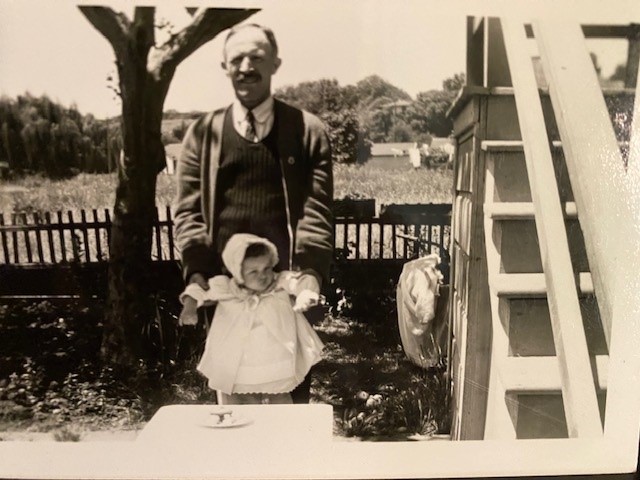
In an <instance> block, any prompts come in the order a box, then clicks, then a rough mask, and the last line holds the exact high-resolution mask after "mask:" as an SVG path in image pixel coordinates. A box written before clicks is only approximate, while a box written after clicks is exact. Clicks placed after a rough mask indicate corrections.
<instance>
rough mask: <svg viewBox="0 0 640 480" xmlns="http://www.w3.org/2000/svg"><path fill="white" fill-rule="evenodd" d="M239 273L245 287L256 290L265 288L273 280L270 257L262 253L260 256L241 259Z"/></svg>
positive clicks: (259, 290) (260, 290)
mask: <svg viewBox="0 0 640 480" xmlns="http://www.w3.org/2000/svg"><path fill="white" fill-rule="evenodd" d="M241 273H242V278H243V279H244V286H245V287H247V288H249V289H251V290H254V291H256V292H262V291H263V290H266V289H267V288H268V287H269V286H270V285H271V283H272V282H273V267H271V257H270V256H269V255H262V256H260V257H250V258H245V259H244V260H243V261H242V269H241Z"/></svg>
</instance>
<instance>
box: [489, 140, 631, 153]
mask: <svg viewBox="0 0 640 480" xmlns="http://www.w3.org/2000/svg"><path fill="white" fill-rule="evenodd" d="M551 145H552V146H553V148H554V149H559V148H562V141H560V140H554V141H553V142H551ZM628 145H629V142H628V141H626V140H622V141H619V142H618V146H619V147H626V146H628ZM480 148H481V149H482V150H483V151H485V152H522V151H523V144H522V140H483V141H482V142H480Z"/></svg>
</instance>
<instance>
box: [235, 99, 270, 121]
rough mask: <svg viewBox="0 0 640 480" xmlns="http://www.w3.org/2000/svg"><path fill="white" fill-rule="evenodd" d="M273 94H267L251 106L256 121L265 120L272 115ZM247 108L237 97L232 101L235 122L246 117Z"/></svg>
mask: <svg viewBox="0 0 640 480" xmlns="http://www.w3.org/2000/svg"><path fill="white" fill-rule="evenodd" d="M273 103H274V102H273V96H269V98H267V99H266V100H265V101H264V102H262V103H261V104H260V105H258V106H257V107H255V108H253V109H252V110H251V111H252V112H253V117H254V118H255V119H256V122H258V123H264V122H266V121H267V120H268V119H269V117H270V116H271V115H273ZM248 112H249V110H248V109H247V107H245V106H244V105H242V104H241V103H240V101H239V100H238V99H235V100H234V102H233V118H234V119H235V121H236V122H238V123H239V122H243V121H244V120H245V119H246V118H247V113H248Z"/></svg>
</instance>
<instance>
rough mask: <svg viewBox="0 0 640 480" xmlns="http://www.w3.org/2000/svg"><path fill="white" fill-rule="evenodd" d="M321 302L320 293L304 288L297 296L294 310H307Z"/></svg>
mask: <svg viewBox="0 0 640 480" xmlns="http://www.w3.org/2000/svg"><path fill="white" fill-rule="evenodd" d="M319 302H320V295H319V294H318V293H317V292H313V291H311V290H303V291H301V292H300V293H299V294H298V296H297V297H296V303H295V304H294V306H293V311H294V312H306V311H307V310H309V309H310V308H311V307H315V306H316V305H318V303H319Z"/></svg>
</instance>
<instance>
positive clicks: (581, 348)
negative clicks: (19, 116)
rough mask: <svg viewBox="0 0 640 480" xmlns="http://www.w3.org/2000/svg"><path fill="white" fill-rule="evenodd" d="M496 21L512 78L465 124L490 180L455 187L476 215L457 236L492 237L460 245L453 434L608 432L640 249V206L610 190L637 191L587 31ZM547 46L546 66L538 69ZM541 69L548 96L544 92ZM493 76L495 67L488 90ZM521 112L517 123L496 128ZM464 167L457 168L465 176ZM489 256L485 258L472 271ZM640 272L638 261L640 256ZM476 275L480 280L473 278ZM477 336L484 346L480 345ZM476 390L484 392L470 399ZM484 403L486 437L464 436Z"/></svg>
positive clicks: (465, 217) (460, 219) (460, 214)
mask: <svg viewBox="0 0 640 480" xmlns="http://www.w3.org/2000/svg"><path fill="white" fill-rule="evenodd" d="M486 21H487V22H488V25H487V24H485V30H484V31H485V36H484V39H483V41H484V42H485V44H484V49H485V54H486V50H487V44H486V43H489V41H490V40H489V36H487V32H489V33H490V34H491V35H493V40H492V41H493V42H494V45H490V46H489V48H491V47H494V51H497V52H498V54H502V56H503V60H502V63H503V64H505V63H508V67H507V66H506V65H503V67H504V68H503V72H502V73H501V74H500V75H502V78H503V79H506V81H508V82H510V85H509V86H508V88H493V89H485V91H483V92H482V94H483V95H488V97H487V98H488V100H480V101H476V105H475V107H473V108H469V107H467V108H466V110H464V111H459V117H460V118H462V119H463V120H464V117H465V115H466V116H467V117H468V118H469V119H472V118H474V119H475V120H473V121H472V120H467V123H468V124H470V125H472V126H473V130H472V132H473V133H472V134H471V133H468V132H469V131H470V128H471V127H468V126H467V127H461V128H458V133H457V137H458V140H459V148H462V149H464V148H468V147H464V146H463V144H464V141H466V142H467V143H469V142H471V140H464V139H465V138H467V137H469V136H470V135H472V139H473V142H472V144H473V147H472V151H471V153H473V150H477V153H476V155H477V157H476V159H475V161H473V162H474V163H473V165H472V167H471V168H472V169H474V170H475V172H476V175H478V176H481V178H480V179H479V180H475V182H474V179H473V176H472V177H471V181H470V186H469V187H468V188H467V189H466V190H465V189H464V188H460V182H457V183H458V189H457V190H456V204H458V203H464V202H467V199H470V201H469V203H471V204H473V208H468V207H467V208H466V211H469V210H470V211H471V213H468V214H467V213H466V211H463V210H462V209H460V210H458V211H454V220H453V222H454V231H455V232H459V231H460V230H461V229H462V228H464V227H466V228H468V229H472V230H477V231H482V232H483V235H482V236H481V238H478V237H474V236H473V235H472V234H470V237H471V238H472V239H474V238H475V244H476V246H477V249H476V250H475V251H474V247H473V244H471V245H469V241H468V240H467V241H466V242H465V241H461V240H460V236H458V238H457V241H458V244H459V245H457V250H461V251H463V254H457V252H455V251H454V263H453V267H452V272H453V278H454V292H453V293H454V294H453V296H452V298H453V303H454V306H453V309H452V310H454V311H455V309H456V302H457V307H458V308H457V312H458V313H457V314H456V313H454V326H453V330H454V337H455V336H456V334H457V336H458V338H457V339H455V340H454V347H453V352H454V364H455V365H454V368H453V372H452V376H453V383H454V390H455V389H456V388H457V394H458V395H457V400H458V403H457V405H456V406H455V407H454V409H457V412H458V416H457V418H456V417H455V415H454V427H453V434H454V438H485V439H515V438H540V437H589V438H597V437H602V435H603V432H604V430H605V418H606V417H605V409H608V408H610V407H609V406H606V404H607V386H608V378H609V351H610V346H611V339H612V324H613V323H614V322H613V319H614V311H617V312H621V311H622V310H621V309H620V308H618V309H617V310H616V302H619V298H621V296H620V295H618V296H616V295H617V293H618V292H617V289H618V288H620V283H619V282H621V280H620V272H621V270H620V268H624V267H621V264H623V263H624V258H622V257H623V256H624V255H625V253H628V252H629V251H637V250H638V249H637V248H634V247H632V246H631V247H630V243H628V242H631V243H633V242H637V244H638V245H640V235H639V234H638V227H637V226H633V225H626V224H625V225H621V222H624V221H625V219H627V221H628V220H629V219H632V218H634V215H635V216H637V214H635V213H633V212H632V211H633V210H634V207H633V205H632V202H630V201H627V200H623V201H620V199H619V198H616V199H614V200H613V201H609V200H608V199H611V197H612V192H616V193H619V194H620V195H631V194H632V193H633V191H634V190H633V187H631V186H630V182H629V173H628V172H627V169H626V166H625V162H624V161H623V158H622V156H621V153H620V148H619V144H618V141H617V140H616V136H615V133H614V129H613V127H612V124H611V120H610V118H609V113H608V111H607V106H606V104H605V101H604V98H603V95H602V91H601V87H600V84H599V81H598V78H597V74H596V72H595V69H594V67H593V64H592V61H591V58H590V56H589V52H588V50H587V48H586V45H585V41H584V40H585V39H584V33H583V30H582V29H581V27H580V26H579V25H577V24H576V25H567V24H566V23H555V22H553V21H548V20H545V21H538V22H533V23H532V25H531V26H528V25H527V26H525V24H523V23H522V22H518V21H513V20H511V19H507V18H504V19H501V20H500V21H498V19H491V20H486ZM474 28H475V26H472V27H470V33H471V34H473V32H474ZM531 30H532V32H533V35H531ZM527 32H529V35H527ZM531 37H534V38H531ZM532 42H535V44H536V45H535V48H532V47H533V46H532ZM495 44H497V45H498V47H497V48H495ZM536 50H537V55H538V56H539V57H538V58H537V59H536V62H537V61H541V64H536V62H534V61H533V60H532V53H531V52H532V51H536ZM495 56H496V54H495V53H494V58H493V62H494V66H493V72H494V73H493V74H494V75H497V74H495V72H496V71H497V67H496V64H497V63H499V62H496V60H495ZM538 59H539V60H538ZM635 61H636V62H637V59H636V60H635ZM490 62H491V60H490V61H489V63H490ZM539 65H541V66H542V69H543V71H544V78H545V80H546V83H547V86H548V90H547V89H542V90H541V89H540V70H537V71H536V67H537V66H539ZM491 68H492V67H491V65H489V66H488V67H487V66H485V69H486V70H489V73H487V72H486V71H485V74H484V82H485V85H486V82H487V75H489V76H490V75H491V74H492V73H491ZM478 91H479V90H478ZM491 95H496V97H493V98H491ZM499 95H503V96H505V97H504V98H498V96H499ZM508 102H511V104H510V105H511V106H509V103H508ZM514 104H515V111H516V112H517V115H516V116H515V118H514V119H513V120H516V121H517V125H516V126H515V127H514V126H513V125H510V126H509V125H505V127H504V128H503V129H500V128H498V127H495V125H498V124H499V122H500V118H499V117H500V115H505V118H507V117H508V115H506V112H508V111H509V108H513V105H514ZM636 109H638V105H637V104H636ZM467 111H469V112H471V113H465V112H467ZM506 121H507V122H508V119H507V120H506ZM473 122H475V123H473ZM492 122H493V124H492ZM492 125H494V127H492ZM636 125H637V124H636ZM636 130H637V128H636ZM492 132H493V133H494V134H495V132H498V133H499V134H498V135H495V136H492ZM509 132H511V133H513V134H511V135H510V134H509ZM514 132H515V133H514ZM503 133H504V135H502V134H503ZM518 133H519V137H520V138H516V137H517V136H518V135H517V134H518ZM461 139H463V140H464V141H460V140H461ZM465 155H467V157H468V156H469V155H468V153H465ZM633 155H634V153H633V152H632V154H631V156H632V157H633ZM467 157H465V158H464V159H463V160H464V161H463V162H462V163H465V162H468V161H469V159H468V158H467ZM460 159H461V157H460V156H459V161H460ZM464 168H468V167H464ZM462 169H463V167H458V168H457V169H456V176H457V178H460V176H461V174H462ZM636 189H637V187H636ZM460 198H462V201H460ZM627 198H628V197H627ZM474 199H475V200H477V201H476V203H475V204H474V203H473V202H474ZM636 202H640V199H636ZM612 208H613V210H612ZM474 219H475V220H474ZM474 221H475V223H474ZM461 224H464V227H461ZM620 228H626V232H627V236H628V238H626V239H625V241H626V242H627V243H625V244H624V245H621V243H624V242H621V241H620V238H619V237H617V235H615V233H614V232H616V231H618V230H619V229H620ZM454 241H456V239H454ZM465 243H467V245H468V246H467V247H465ZM465 248H466V252H465V251H464V250H465ZM454 250H456V246H455V245H454ZM482 253H484V254H485V258H486V260H485V261H486V263H484V262H477V265H476V267H474V264H473V261H474V259H477V258H479V257H478V256H479V255H482ZM631 264H635V265H637V264H638V261H637V259H635V258H634V259H632V260H631ZM474 268H475V271H476V274H475V275H473V274H470V273H469V270H470V269H471V270H473V269H474ZM456 269H457V270H463V271H464V275H461V274H460V272H457V273H456ZM477 272H480V274H478V273H477ZM482 272H486V278H487V283H488V288H487V289H486V292H487V293H486V295H487V298H488V300H487V301H486V303H488V305H489V308H488V311H489V312H490V322H486V323H485V324H483V323H482V320H481V319H480V318H478V321H477V322H472V320H471V319H470V317H471V316H472V315H480V313H474V312H473V311H472V307H474V306H475V307H477V310H478V312H480V311H482V308H481V307H482V305H483V301H482V295H483V293H482V291H481V290H482V288H481V286H478V285H476V286H474V285H473V284H472V283H471V282H472V281H473V280H472V279H473V278H476V279H477V278H478V277H479V276H482ZM456 279H459V280H458V281H456ZM465 282H466V286H464V285H463V284H465ZM474 288H475V290H476V291H475V292H473V290H474ZM469 290H471V294H469V293H468V291H469ZM474 299H475V300H474ZM456 315H457V316H456ZM616 318H617V317H616ZM489 325H490V331H491V333H490V334H486V333H485V332H483V329H486V328H487V327H489ZM470 331H471V333H469V332H470ZM471 341H474V342H478V343H482V342H485V344H486V347H485V348H484V349H483V348H479V347H476V348H475V350H472V349H470V348H469V343H470V342H471ZM456 342H457V349H458V351H457V352H456ZM461 350H464V351H461ZM485 351H486V352H487V355H488V357H489V368H488V371H487V372H486V375H485V376H484V377H483V376H482V374H476V373H475V372H476V370H473V372H474V375H475V377H474V378H470V377H469V376H465V373H467V372H465V367H464V366H465V365H466V366H467V368H466V370H467V371H469V370H470V369H469V368H468V367H469V365H470V363H471V362H472V361H473V360H472V359H471V358H470V355H478V352H480V354H482V352H485ZM456 353H457V355H459V356H458V357H455V355H456ZM478 361H479V362H482V361H483V359H482V358H480V359H478ZM456 366H457V368H456ZM461 366H462V367H461ZM456 376H457V378H456ZM485 377H486V381H484V380H485ZM483 384H486V387H482V385H483ZM470 386H471V388H475V391H476V392H477V393H476V394H472V393H468V392H467V393H463V392H464V391H465V389H469V388H470ZM483 388H486V391H485V392H484V395H485V396H484V397H483V396H482V395H483V392H482V389H483ZM465 395H466V396H465ZM478 399H480V400H478ZM483 402H484V405H483V406H484V407H485V408H486V410H485V412H486V415H485V417H484V422H482V425H481V426H480V427H478V428H476V429H475V430H476V433H473V432H472V430H473V429H469V428H467V429H466V430H465V425H464V423H465V418H464V417H465V415H466V416H467V417H470V416H471V415H472V414H471V411H472V410H473V408H471V407H470V406H469V405H473V406H477V405H482V404H483ZM465 404H466V405H465ZM480 410H481V408H480ZM467 423H468V422H467ZM475 423H477V422H475ZM479 430H481V431H482V433H478V431H479ZM469 432H471V433H469ZM474 435H475V436H474Z"/></svg>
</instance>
